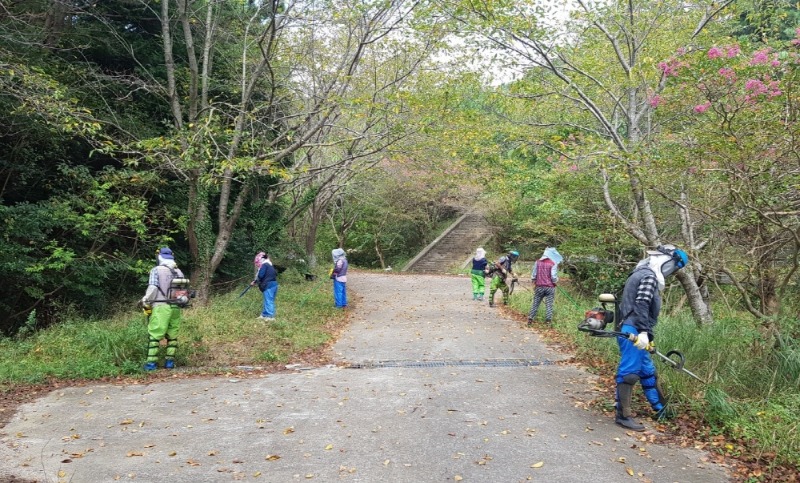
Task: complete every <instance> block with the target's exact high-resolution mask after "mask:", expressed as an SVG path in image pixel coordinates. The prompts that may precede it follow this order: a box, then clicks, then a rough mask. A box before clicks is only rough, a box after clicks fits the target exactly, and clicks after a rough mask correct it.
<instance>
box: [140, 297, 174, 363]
mask: <svg viewBox="0 0 800 483" xmlns="http://www.w3.org/2000/svg"><path fill="white" fill-rule="evenodd" d="M180 328H181V308H180V307H178V306H177V305H168V304H163V305H161V304H159V305H156V306H155V307H153V313H152V314H150V321H149V322H148V324H147V333H148V335H149V336H150V341H149V343H148V346H147V362H157V361H158V345H159V344H160V343H161V339H163V338H165V337H166V339H167V354H166V359H167V360H171V359H174V358H175V351H176V350H177V349H178V331H179V330H180Z"/></svg>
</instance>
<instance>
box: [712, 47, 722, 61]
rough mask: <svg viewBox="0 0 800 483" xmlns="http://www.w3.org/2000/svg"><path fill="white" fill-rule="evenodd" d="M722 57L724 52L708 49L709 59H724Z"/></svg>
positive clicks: (715, 48)
mask: <svg viewBox="0 0 800 483" xmlns="http://www.w3.org/2000/svg"><path fill="white" fill-rule="evenodd" d="M722 55H723V54H722V50H720V49H719V48H717V47H711V48H710V49H708V58H709V59H718V58H720V57H722Z"/></svg>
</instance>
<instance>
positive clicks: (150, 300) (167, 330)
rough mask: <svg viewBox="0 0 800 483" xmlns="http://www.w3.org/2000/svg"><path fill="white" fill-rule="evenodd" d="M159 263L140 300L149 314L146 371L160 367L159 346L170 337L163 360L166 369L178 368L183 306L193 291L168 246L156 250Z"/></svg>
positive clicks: (192, 294) (152, 271)
mask: <svg viewBox="0 0 800 483" xmlns="http://www.w3.org/2000/svg"><path fill="white" fill-rule="evenodd" d="M156 259H157V260H158V265H156V266H155V267H153V269H152V270H150V278H149V280H148V284H147V292H146V293H145V295H144V297H142V300H141V301H140V302H139V304H140V306H141V307H142V310H143V311H144V314H145V316H146V317H147V333H148V335H149V341H148V345H147V361H146V362H145V365H144V370H145V371H153V370H155V369H157V368H158V346H159V344H160V343H161V339H163V338H165V337H166V339H167V350H166V355H165V360H164V368H165V369H173V368H175V352H176V351H177V349H178V332H179V331H180V327H181V309H182V308H183V307H186V306H188V305H189V302H190V299H192V298H194V295H195V294H194V291H193V290H189V279H187V278H185V277H184V276H183V272H181V270H180V269H179V268H178V266H177V265H176V263H175V257H174V256H173V254H172V250H170V249H169V247H163V248H160V249H159V250H157V251H156Z"/></svg>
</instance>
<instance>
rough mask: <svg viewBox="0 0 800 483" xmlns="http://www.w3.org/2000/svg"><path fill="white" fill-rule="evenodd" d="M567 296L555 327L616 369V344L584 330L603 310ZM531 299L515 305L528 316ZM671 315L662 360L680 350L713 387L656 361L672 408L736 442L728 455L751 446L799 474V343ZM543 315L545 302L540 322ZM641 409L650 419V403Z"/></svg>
mask: <svg viewBox="0 0 800 483" xmlns="http://www.w3.org/2000/svg"><path fill="white" fill-rule="evenodd" d="M526 282H529V281H527V280H526ZM564 290H565V289H564V288H562V287H559V288H558V291H557V294H556V309H555V316H554V328H555V329H556V330H557V331H559V333H560V334H561V337H562V338H565V339H568V340H570V341H572V342H573V343H574V344H575V345H576V347H577V351H578V353H579V354H591V356H592V357H594V358H596V357H599V358H601V359H602V360H604V361H606V362H607V363H608V364H610V365H611V366H614V365H615V364H616V363H617V361H618V360H619V352H618V349H617V344H616V341H615V339H613V338H598V337H590V336H588V335H587V334H585V333H583V332H579V331H578V330H577V325H578V323H579V322H580V321H581V320H583V317H584V312H585V311H586V310H588V309H590V308H592V307H595V306H599V303H598V302H597V300H596V299H594V300H590V299H586V298H582V297H578V296H576V295H574V294H572V293H571V292H565V291H564ZM531 298H532V294H531V293H530V292H527V291H519V290H518V291H516V292H515V294H514V296H512V306H513V307H514V309H515V310H518V311H520V312H521V313H525V314H526V313H527V312H528V311H529V310H530V306H531ZM669 309H670V306H669V304H667V305H666V306H665V308H664V313H666V314H665V315H662V317H661V318H660V320H659V324H658V327H657V329H656V340H655V342H656V345H657V347H658V348H659V350H660V351H661V352H662V353H666V352H668V351H669V350H672V349H677V350H680V351H681V352H682V353H683V355H684V356H685V357H686V366H685V367H686V369H688V370H690V371H692V372H693V373H694V374H696V375H698V376H699V377H700V378H702V379H704V380H706V381H708V382H709V384H708V385H703V384H702V383H700V382H698V381H696V380H694V379H693V378H691V377H688V376H687V375H685V374H684V373H682V372H679V371H675V370H672V369H670V368H668V367H667V366H665V365H664V364H662V363H659V362H656V366H657V368H658V371H659V378H660V379H661V381H662V383H663V387H664V388H665V391H666V392H667V393H668V396H669V397H670V404H672V405H673V406H674V407H676V408H677V409H678V410H680V411H687V412H691V413H692V414H694V415H695V416H697V417H699V418H701V419H702V420H703V421H704V422H705V423H706V425H707V426H708V427H709V428H710V432H712V433H716V434H723V435H726V436H727V438H728V440H729V441H734V442H736V443H737V444H734V445H732V447H726V448H721V451H728V452H731V453H735V452H736V451H739V450H740V448H741V447H742V446H745V447H747V449H748V451H750V452H751V453H752V454H753V455H754V456H756V457H758V458H760V459H761V460H762V462H766V463H768V464H769V463H770V462H773V461H774V464H777V465H788V466H793V467H795V468H797V470H798V471H800V389H799V388H800V342H798V341H796V340H788V341H783V342H782V343H777V342H776V341H775V340H774V339H770V338H768V337H766V336H765V335H764V334H763V333H762V331H761V330H760V329H759V327H758V326H757V324H756V323H755V322H754V321H753V320H752V317H751V316H749V315H748V314H745V313H729V312H726V311H725V310H724V309H722V308H720V309H719V310H717V312H716V319H715V323H714V324H711V325H706V326H703V327H698V326H697V325H696V324H695V323H694V321H693V320H692V319H691V315H690V313H689V312H688V309H683V310H681V311H679V313H678V314H676V315H672V316H671V315H669V314H668V312H669ZM543 312H544V303H542V305H541V306H540V308H539V313H540V317H541V315H542V314H543ZM788 323H791V322H787V324H788ZM654 359H656V360H657V358H655V357H654ZM641 410H642V411H644V412H645V413H646V411H647V408H646V407H645V406H644V404H643V406H642V407H641Z"/></svg>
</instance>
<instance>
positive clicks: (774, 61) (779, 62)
mask: <svg viewBox="0 0 800 483" xmlns="http://www.w3.org/2000/svg"><path fill="white" fill-rule="evenodd" d="M780 65H781V61H780V60H778V59H775V60H773V61H772V67H780Z"/></svg>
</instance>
